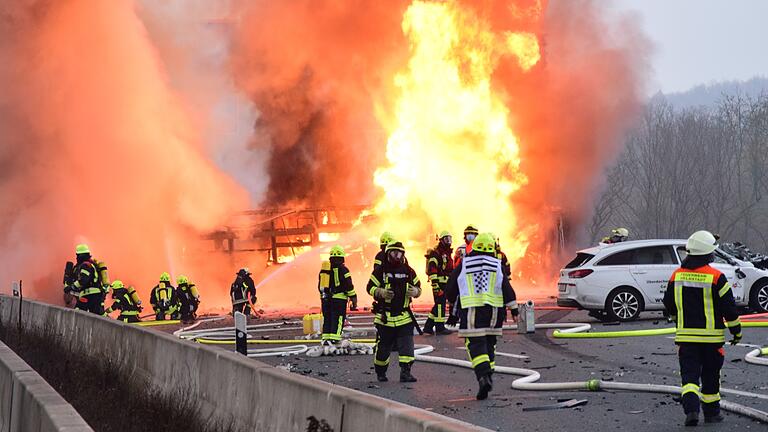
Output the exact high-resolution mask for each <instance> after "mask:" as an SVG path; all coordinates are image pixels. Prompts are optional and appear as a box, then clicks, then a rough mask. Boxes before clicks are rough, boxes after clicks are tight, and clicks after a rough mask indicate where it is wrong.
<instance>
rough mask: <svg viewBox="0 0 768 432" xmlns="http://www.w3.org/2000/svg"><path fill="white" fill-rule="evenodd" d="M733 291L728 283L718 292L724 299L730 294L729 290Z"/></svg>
mask: <svg viewBox="0 0 768 432" xmlns="http://www.w3.org/2000/svg"><path fill="white" fill-rule="evenodd" d="M730 289H731V284H730V283H728V282H726V283H725V285H723V287H722V288H720V291H718V292H717V294H718V295H719V296H720V297H722V296H724V295H726V294H727V293H728V290H730Z"/></svg>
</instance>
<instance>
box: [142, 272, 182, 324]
mask: <svg viewBox="0 0 768 432" xmlns="http://www.w3.org/2000/svg"><path fill="white" fill-rule="evenodd" d="M149 302H150V303H151V304H152V308H153V309H154V311H155V319H156V320H157V321H162V320H165V319H166V318H167V319H179V296H178V294H177V292H176V288H174V286H173V285H171V275H170V274H168V272H164V273H163V274H161V275H160V281H159V282H158V284H157V285H155V286H154V287H153V288H152V293H151V294H150V297H149Z"/></svg>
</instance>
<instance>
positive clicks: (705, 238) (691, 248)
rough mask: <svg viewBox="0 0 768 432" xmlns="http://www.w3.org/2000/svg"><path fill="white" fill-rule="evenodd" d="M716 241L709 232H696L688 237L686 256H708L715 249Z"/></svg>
mask: <svg viewBox="0 0 768 432" xmlns="http://www.w3.org/2000/svg"><path fill="white" fill-rule="evenodd" d="M717 246H718V245H717V240H716V239H715V236H713V235H712V233H711V232H709V231H696V232H695V233H693V234H691V236H690V237H688V242H687V243H686V244H685V249H686V250H687V251H688V255H709V254H711V253H712V252H714V251H715V249H717Z"/></svg>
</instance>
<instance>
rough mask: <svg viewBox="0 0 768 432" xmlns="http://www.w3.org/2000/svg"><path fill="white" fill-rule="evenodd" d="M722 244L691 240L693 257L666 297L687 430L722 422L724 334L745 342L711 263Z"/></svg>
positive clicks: (726, 288)
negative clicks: (673, 328)
mask: <svg viewBox="0 0 768 432" xmlns="http://www.w3.org/2000/svg"><path fill="white" fill-rule="evenodd" d="M717 246H718V245H717V240H716V239H715V236H714V235H712V233H710V232H708V231H697V232H695V233H693V235H691V237H689V238H688V242H687V243H686V246H685V248H686V251H687V252H688V256H687V257H686V258H685V259H684V260H683V262H682V265H681V266H680V268H679V269H677V270H675V272H674V273H672V277H671V278H670V280H669V283H668V284H667V291H666V292H665V293H664V307H665V308H666V311H667V313H668V314H669V315H670V316H672V317H673V318H674V319H675V321H676V322H677V328H676V333H675V344H677V345H678V347H679V348H678V355H679V357H680V378H682V382H683V388H682V404H683V411H684V412H685V425H686V426H695V425H697V424H698V422H699V409H700V408H701V410H702V411H703V412H704V422H705V423H719V422H721V421H723V416H722V415H720V369H721V368H722V367H723V357H724V355H725V352H724V351H723V344H724V343H725V329H726V328H727V329H728V331H729V332H730V333H731V335H733V339H732V340H731V344H732V345H735V344H737V343H739V342H740V341H741V322H740V321H739V314H738V311H737V310H736V303H735V302H734V299H733V292H732V291H731V284H730V283H728V279H727V278H726V277H725V275H724V274H723V273H722V272H721V271H720V270H717V269H716V268H714V267H711V266H710V265H709V264H710V263H711V262H712V261H713V260H714V252H715V249H717Z"/></svg>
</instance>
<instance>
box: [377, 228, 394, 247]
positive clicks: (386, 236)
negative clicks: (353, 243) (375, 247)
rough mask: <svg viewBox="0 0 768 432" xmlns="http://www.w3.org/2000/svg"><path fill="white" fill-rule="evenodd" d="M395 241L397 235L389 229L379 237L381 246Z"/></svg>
mask: <svg viewBox="0 0 768 432" xmlns="http://www.w3.org/2000/svg"><path fill="white" fill-rule="evenodd" d="M393 241H395V236H393V235H392V233H391V232H389V231H384V232H383V233H381V237H379V245H381V246H384V245H388V244H390V243H392V242H393Z"/></svg>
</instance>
